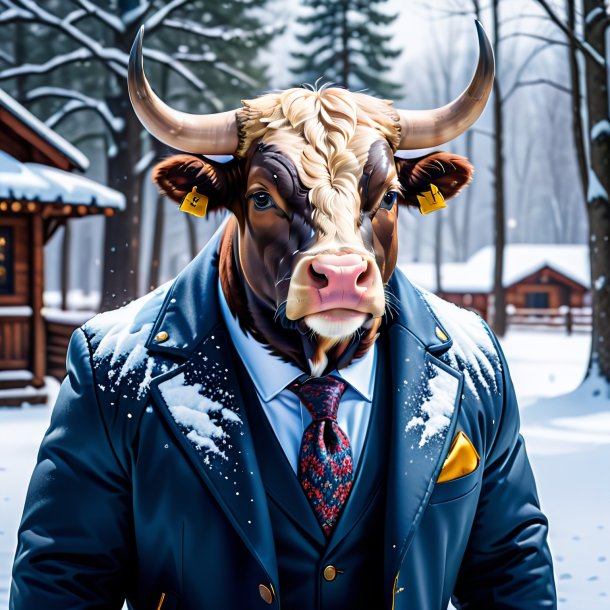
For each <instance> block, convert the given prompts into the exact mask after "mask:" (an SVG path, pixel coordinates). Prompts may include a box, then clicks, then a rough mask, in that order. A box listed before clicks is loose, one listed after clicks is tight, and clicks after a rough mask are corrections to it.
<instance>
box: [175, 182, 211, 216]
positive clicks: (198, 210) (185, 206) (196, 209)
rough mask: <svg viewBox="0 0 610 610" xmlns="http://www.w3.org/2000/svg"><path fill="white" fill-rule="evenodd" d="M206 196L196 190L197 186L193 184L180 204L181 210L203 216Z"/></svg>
mask: <svg viewBox="0 0 610 610" xmlns="http://www.w3.org/2000/svg"><path fill="white" fill-rule="evenodd" d="M208 201H209V200H208V198H207V197H206V196H205V195H202V194H201V193H198V192H197V187H196V186H194V187H193V190H192V191H191V192H190V193H187V195H186V197H185V198H184V199H183V200H182V203H181V204H180V211H181V212H188V213H189V214H194V215H195V216H205V214H206V212H207V211H208Z"/></svg>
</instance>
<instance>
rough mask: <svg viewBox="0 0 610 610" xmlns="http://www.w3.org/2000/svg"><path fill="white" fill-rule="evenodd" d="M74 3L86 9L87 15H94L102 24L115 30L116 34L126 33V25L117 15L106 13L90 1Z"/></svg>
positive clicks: (81, 0) (77, 0) (76, 0)
mask: <svg viewBox="0 0 610 610" xmlns="http://www.w3.org/2000/svg"><path fill="white" fill-rule="evenodd" d="M73 1H74V2H76V3H77V4H78V5H79V6H81V7H82V8H83V9H84V11H85V14H86V15H92V16H94V17H96V18H97V19H99V20H100V21H101V22H103V23H105V24H106V25H107V26H108V27H110V28H111V29H113V30H114V31H115V32H118V33H119V34H123V33H125V25H124V24H123V22H122V21H121V20H120V19H119V18H118V17H117V16H116V15H113V14H112V13H109V12H107V11H105V10H104V9H103V8H101V7H100V6H98V5H97V4H94V3H93V2H90V0H73Z"/></svg>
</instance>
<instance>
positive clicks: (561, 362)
mask: <svg viewBox="0 0 610 610" xmlns="http://www.w3.org/2000/svg"><path fill="white" fill-rule="evenodd" d="M443 322H446V321H445V320H444V321H443ZM447 332H450V329H449V328H447ZM589 345H590V338H589V336H588V335H587V334H585V333H580V332H576V333H574V334H572V335H571V336H567V335H566V334H565V333H562V332H559V331H556V330H548V331H535V332H532V331H531V330H515V331H513V330H511V331H510V332H509V333H508V335H507V336H506V338H505V339H504V340H503V341H502V347H503V349H504V352H505V354H506V356H507V360H508V362H509V366H510V369H511V375H512V378H513V381H514V383H515V388H516V391H517V395H518V397H519V402H520V406H521V417H522V433H523V435H524V437H525V440H526V445H527V451H528V455H529V457H530V460H531V462H532V466H533V469H534V472H535V474H536V480H537V485H538V492H539V496H540V499H541V502H542V507H543V509H544V511H545V513H546V514H547V515H548V517H549V520H550V546H551V552H552V555H553V558H554V562H555V574H556V580H557V587H558V595H559V600H560V601H559V606H558V607H559V610H585V609H586V610H606V609H607V608H608V607H609V603H608V601H609V597H610V570H609V569H608V562H610V551H609V550H608V549H610V486H608V485H607V484H603V482H605V481H607V480H608V472H607V468H608V464H610V399H609V398H608V396H607V390H606V393H605V392H604V389H605V387H604V386H603V385H602V384H601V382H600V380H599V379H596V378H593V379H591V381H590V382H588V383H587V385H586V386H585V388H584V389H583V390H580V391H579V390H576V391H575V392H574V393H573V394H572V395H571V396H570V398H569V399H564V398H557V396H558V395H561V394H565V393H569V392H573V391H574V390H575V389H576V388H577V387H578V385H579V383H580V382H581V379H582V376H583V374H584V370H585V366H586V362H587V359H588V352H589ZM56 385H57V384H56ZM200 398H202V397H200ZM53 402H54V400H51V401H50V403H51V404H52V403H53ZM223 408H224V407H223ZM232 413H233V412H232ZM233 414H234V413H233ZM212 415H214V416H216V417H217V419H216V420H215V421H214V422H213V423H214V425H219V421H220V419H221V418H222V420H223V421H226V416H225V415H223V414H222V411H220V412H219V411H217V410H216V411H213V413H212ZM49 416H50V408H48V407H31V408H28V409H21V410H18V411H16V410H8V409H4V410H2V409H0V489H1V490H2V492H1V494H0V608H6V607H7V597H8V586H9V585H8V583H9V578H10V569H11V564H12V558H13V555H14V549H15V544H16V533H17V527H18V524H19V520H20V518H21V511H22V506H23V501H24V499H25V493H26V489H27V485H28V481H29V477H30V474H31V471H32V468H33V466H34V463H35V460H36V454H37V451H38V446H39V444H40V439H41V438H42V435H43V434H44V432H45V430H46V428H47V426H48V422H49ZM229 423H230V422H227V426H226V427H228V425H229ZM223 427H224V426H223ZM224 431H225V432H226V430H224ZM196 434H198V433H197V432H196Z"/></svg>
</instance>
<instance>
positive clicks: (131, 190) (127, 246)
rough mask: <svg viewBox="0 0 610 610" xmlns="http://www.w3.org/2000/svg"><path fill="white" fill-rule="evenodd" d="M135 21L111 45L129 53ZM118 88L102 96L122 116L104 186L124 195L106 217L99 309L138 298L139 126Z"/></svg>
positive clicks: (123, 5)
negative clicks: (117, 210) (119, 208)
mask: <svg viewBox="0 0 610 610" xmlns="http://www.w3.org/2000/svg"><path fill="white" fill-rule="evenodd" d="M137 5H138V1H137V0H120V2H119V13H120V14H121V15H122V14H124V13H126V12H128V11H130V10H133V9H135V8H137ZM135 26H136V24H134V25H133V26H132V27H129V28H126V30H125V32H122V33H120V34H116V38H115V46H116V47H117V48H119V49H122V50H123V51H125V52H126V53H129V50H130V48H131V44H132V42H133V39H134V37H135V35H136V31H137V30H136V28H135ZM119 84H120V85H121V90H120V92H119V93H118V94H117V95H116V96H115V97H111V98H108V99H106V102H107V103H108V105H109V107H110V110H111V111H112V113H113V114H114V115H115V116H120V117H123V119H124V121H125V126H124V129H123V132H122V133H120V134H118V136H117V138H116V145H117V151H116V154H114V155H109V156H108V186H110V188H113V189H116V190H117V191H120V192H121V193H123V194H124V195H125V203H126V205H125V210H124V211H123V212H121V213H119V214H115V215H114V216H110V217H107V218H106V230H105V234H104V268H103V276H102V302H101V305H100V307H101V310H102V311H106V310H108V309H115V308H117V307H121V306H122V305H125V304H126V303H129V302H130V301H133V300H134V299H136V298H138V296H139V295H138V276H139V269H140V220H141V207H142V204H141V201H140V180H139V177H138V176H137V175H136V173H135V165H136V163H137V162H138V159H139V158H140V153H141V141H140V135H141V131H142V128H141V126H140V122H139V121H138V118H137V117H136V115H135V113H134V112H133V110H132V108H131V102H130V101H129V94H128V93H127V82H123V83H119Z"/></svg>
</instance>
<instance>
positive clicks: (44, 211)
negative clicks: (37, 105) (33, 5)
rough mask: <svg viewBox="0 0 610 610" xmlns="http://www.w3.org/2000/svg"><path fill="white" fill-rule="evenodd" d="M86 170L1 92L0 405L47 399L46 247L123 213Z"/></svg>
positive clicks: (120, 202)
mask: <svg viewBox="0 0 610 610" xmlns="http://www.w3.org/2000/svg"><path fill="white" fill-rule="evenodd" d="M88 165H89V161H88V159H87V157H85V155H83V154H82V153H81V152H80V151H79V150H78V149H76V148H75V147H74V146H72V145H71V144H70V143H69V142H68V141H66V140H65V139H64V138H62V137H61V136H60V135H59V134H57V133H56V132H54V131H52V130H51V129H49V128H48V127H47V126H46V125H45V124H44V123H42V122H41V121H40V120H39V119H37V118H36V117H35V116H34V115H33V114H32V113H31V112H29V111H28V110H27V109H26V108H24V107H23V106H22V105H21V104H19V103H18V102H17V101H16V100H14V99H13V98H12V97H11V96H9V95H8V94H7V93H5V92H4V91H2V90H0V406H14V405H20V404H23V403H29V404H39V403H44V402H46V399H47V396H46V393H45V390H44V385H45V380H44V377H45V375H46V374H47V349H46V343H47V341H46V330H45V322H44V319H43V313H42V307H43V302H42V295H43V283H44V245H45V243H46V242H47V241H48V240H49V238H50V237H51V236H52V235H53V233H54V232H55V231H56V230H57V229H58V228H59V227H60V226H62V225H63V223H65V221H66V219H68V218H75V217H83V216H87V215H89V214H106V215H112V214H114V213H115V212H117V211H119V210H122V209H124V207H125V201H124V198H123V195H121V194H120V193H118V192H116V191H114V190H112V189H109V188H107V187H105V186H103V185H100V184H98V183H96V182H94V181H92V180H89V179H88V178H85V177H84V176H82V175H78V174H75V173H73V172H75V171H84V170H86V169H87V167H88Z"/></svg>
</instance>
